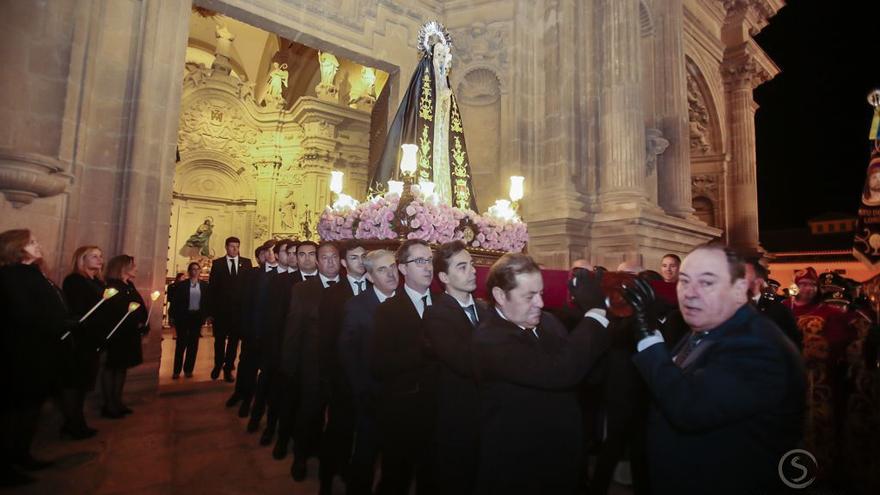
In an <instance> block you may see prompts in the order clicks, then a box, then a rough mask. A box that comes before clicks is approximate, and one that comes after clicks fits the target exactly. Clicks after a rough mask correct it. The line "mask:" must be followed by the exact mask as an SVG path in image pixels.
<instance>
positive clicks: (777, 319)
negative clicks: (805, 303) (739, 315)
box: [746, 260, 803, 349]
mask: <svg viewBox="0 0 880 495" xmlns="http://www.w3.org/2000/svg"><path fill="white" fill-rule="evenodd" d="M769 275H770V274H769V272H768V271H767V268H765V267H764V265H762V264H760V263H758V261H757V260H749V261H748V262H746V282H748V284H749V297H750V298H751V300H752V302H753V303H754V304H755V306H756V307H757V308H758V311H760V312H761V313H764V315H765V316H766V317H767V318H770V319H771V320H772V321H773V323H776V326H778V327H779V329H780V330H782V333H784V334H785V335H786V336H787V337H788V338H790V339H791V341H792V342H794V344H795V345H796V346H797V347H798V349H800V348H801V347H803V342H802V341H803V336H802V335H801V331H800V329H798V326H797V321H796V320H795V319H794V315H793V314H792V312H791V310H790V309H788V308H787V307H785V305H784V304H782V302H780V301H779V300H778V299H777V298H776V296H775V294H773V293H772V292H770V291H766V287H767V279H768V278H770V277H769Z"/></svg>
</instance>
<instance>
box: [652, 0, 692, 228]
mask: <svg viewBox="0 0 880 495" xmlns="http://www.w3.org/2000/svg"><path fill="white" fill-rule="evenodd" d="M655 12H656V14H657V16H656V17H655V26H656V34H655V42H654V59H655V68H654V70H655V72H654V77H655V81H656V87H657V89H656V91H655V93H654V95H655V96H654V97H655V99H656V103H657V121H658V122H657V125H658V127H659V128H660V130H661V131H663V137H664V138H665V139H667V140H668V141H669V147H668V148H667V149H666V151H665V152H664V153H663V154H662V155H660V156H659V160H658V166H657V189H658V194H659V198H658V199H659V203H660V206H661V207H662V208H663V209H664V210H665V211H666V213H668V214H670V215H673V216H676V217H682V218H687V217H689V216H691V214H692V213H693V211H694V210H693V207H692V204H691V203H692V200H691V163H690V134H689V130H688V104H687V80H686V79H685V57H684V46H683V43H682V36H683V35H684V22H683V21H684V7H683V6H682V0H660V1H659V2H658V3H657V5H656V8H655Z"/></svg>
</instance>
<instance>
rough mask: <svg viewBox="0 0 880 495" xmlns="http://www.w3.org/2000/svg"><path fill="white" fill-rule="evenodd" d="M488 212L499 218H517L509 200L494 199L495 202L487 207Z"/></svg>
mask: <svg viewBox="0 0 880 495" xmlns="http://www.w3.org/2000/svg"><path fill="white" fill-rule="evenodd" d="M488 214H489V216H491V217H495V218H499V219H501V220H508V221H510V220H517V216H516V211H515V210H514V209H513V208H511V206H510V201H508V200H506V199H496V200H495V204H494V205H492V206H490V207H489V211H488Z"/></svg>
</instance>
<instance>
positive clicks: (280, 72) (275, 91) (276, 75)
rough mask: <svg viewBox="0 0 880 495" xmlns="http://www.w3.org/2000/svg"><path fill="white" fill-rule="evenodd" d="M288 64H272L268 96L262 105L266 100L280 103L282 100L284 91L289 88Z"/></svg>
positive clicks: (267, 89)
mask: <svg viewBox="0 0 880 495" xmlns="http://www.w3.org/2000/svg"><path fill="white" fill-rule="evenodd" d="M287 77H288V73H287V64H279V63H278V62H272V70H271V71H270V72H269V82H268V84H267V86H266V95H265V96H264V97H263V100H262V101H261V102H260V103H263V102H265V101H266V100H270V101H278V100H281V99H282V95H281V93H282V91H283V90H284V88H286V87H287Z"/></svg>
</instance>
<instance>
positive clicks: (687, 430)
mask: <svg viewBox="0 0 880 495" xmlns="http://www.w3.org/2000/svg"><path fill="white" fill-rule="evenodd" d="M238 247H239V242H238V239H236V238H229V239H227V242H226V250H227V255H226V256H224V257H222V258H218V259H216V260H214V262H213V265H212V269H211V275H210V279H209V285H208V286H207V287H208V288H207V290H208V291H209V293H210V296H209V300H210V304H209V305H208V307H209V308H211V309H210V310H209V311H207V312H199V313H198V316H197V317H195V318H194V319H190V320H189V321H191V322H192V324H191V325H183V326H184V327H185V328H197V327H198V326H201V323H202V322H203V321H204V318H206V315H208V314H210V315H211V316H212V317H213V323H214V329H215V330H214V331H215V365H214V369H213V370H212V377H213V378H219V375H220V373H221V371H222V373H223V374H224V379H225V380H226V381H234V382H235V390H234V392H233V394H232V395H231V396H230V397H229V399H228V401H227V403H226V406H227V407H235V406H238V414H239V416H240V417H242V418H249V419H248V423H247V431H249V432H258V431H260V430H261V429H262V433H261V435H260V439H259V442H260V444H262V445H266V446H268V445H271V444H272V443H273V442H274V447H273V449H272V456H273V457H274V458H275V459H283V458H285V457H286V456H287V455H288V453H289V450H290V447H291V443H292V450H293V462H292V465H291V475H292V477H293V479H294V480H295V481H302V480H303V479H305V478H306V476H307V463H306V461H307V459H308V458H309V457H312V456H316V457H318V459H319V472H318V478H319V480H320V490H321V493H332V486H333V480H334V477H337V476H338V477H340V478H341V479H342V480H343V481H344V482H345V486H346V493H352V494H358V493H366V494H370V493H377V494H405V493H410V490H411V489H412V488H413V487H414V489H415V491H416V493H420V494H421V493H443V494H461V493H575V492H579V491H580V492H586V493H596V494H599V493H606V492H607V490H608V488H609V485H610V483H611V480H612V475H613V473H614V468H615V465H617V463H618V461H620V460H621V459H625V458H629V460H630V463H631V465H632V470H633V475H632V477H633V483H634V490H635V492H636V493H638V494H642V493H672V492H675V493H709V490H711V491H712V492H718V493H728V492H729V493H751V491H749V490H752V489H760V490H764V491H763V493H771V492H773V491H774V490H776V489H779V488H780V487H781V486H782V484H781V480H780V478H779V475H778V471H777V468H778V463H779V460H780V457H781V456H782V454H784V453H785V452H786V451H787V450H789V449H791V448H794V447H795V446H796V445H797V444H798V441H799V439H800V436H801V433H800V430H801V426H800V425H801V422H802V415H803V405H804V399H803V395H804V394H803V390H804V375H803V370H802V367H801V365H800V358H799V355H798V351H797V348H796V346H795V344H794V342H793V341H792V340H790V339H789V338H786V337H785V336H784V333H783V332H780V330H779V328H778V326H777V325H775V324H774V323H771V321H770V320H769V319H767V318H765V317H763V316H761V310H760V309H759V307H758V305H757V303H758V302H760V301H762V300H761V299H760V298H759V297H757V298H755V299H754V300H751V299H750V298H749V295H748V293H749V290H748V289H749V285H750V284H752V283H753V282H754V279H755V275H754V273H753V272H754V266H755V265H750V268H751V270H750V273H749V274H748V275H751V277H750V278H747V273H746V263H744V262H743V260H741V259H739V258H737V257H736V255H735V253H732V252H730V251H729V250H726V249H724V248H721V247H718V246H704V247H702V248H700V249H698V250H696V251H695V252H694V253H692V255H691V256H690V257H689V258H691V260H692V262H691V263H690V264H691V265H692V266H693V269H692V270H691V271H690V272H685V273H683V274H682V281H681V282H679V281H677V278H678V268H679V265H680V263H681V261H680V260H679V259H678V257H676V256H674V255H670V256H668V257H665V258H664V264H663V268H662V269H661V271H662V272H663V276H662V277H661V276H660V275H659V274H657V273H656V272H643V273H642V274H641V275H629V276H622V274H620V273H617V272H606V271H605V270H604V269H602V268H601V267H595V268H594V267H590V266H587V265H580V266H579V267H576V268H574V269H573V270H572V277H571V282H570V287H569V291H570V296H571V300H570V303H571V305H570V306H569V307H568V308H562V309H561V310H560V311H556V312H555V313H556V314H555V315H554V314H551V313H549V312H547V311H544V310H543V306H544V303H543V299H542V291H543V279H542V276H541V272H540V269H539V267H538V265H537V264H536V263H535V262H534V261H533V260H532V259H531V258H530V257H528V256H527V255H522V254H508V255H505V256H503V257H502V258H501V259H500V260H499V261H498V262H496V263H495V265H494V266H493V267H492V268H491V269H490V272H489V274H488V278H487V280H486V291H487V294H488V298H489V299H490V301H489V302H488V303H486V302H484V301H481V300H477V299H475V298H474V297H473V292H474V291H475V289H476V284H477V278H476V269H475V268H474V264H473V260H472V258H471V255H470V254H469V253H468V251H467V250H466V249H465V246H464V244H463V243H461V242H452V243H448V244H444V245H441V246H439V247H438V248H437V249H436V250H433V251H432V249H431V247H430V246H429V245H428V244H426V243H424V242H422V241H418V240H410V241H406V242H405V243H403V244H402V245H401V246H400V248H399V249H398V250H397V252H396V253H393V252H390V251H387V250H383V249H378V250H373V251H367V249H366V247H365V246H364V245H363V244H362V243H360V242H358V241H349V242H347V243H344V244H342V245H337V244H335V243H322V244H320V245H319V244H316V243H313V242H309V241H306V242H297V241H292V240H281V241H269V242H267V243H265V244H264V245H262V246H260V247H259V248H258V249H257V250H256V252H255V256H256V258H257V260H258V263H257V264H256V266H253V267H252V264H251V261H250V260H248V259H246V258H244V257H241V256H239V252H238ZM685 267H687V260H686V263H685ZM191 268H192V269H193V270H195V269H196V268H197V266H193V267H191ZM191 273H193V274H194V273H195V271H193V272H191ZM435 277H436V280H437V281H439V286H440V287H442V291H441V292H432V284H434V283H435ZM664 278H665V279H666V280H665V281H664V280H663V279H664ZM195 280H196V277H195V276H194V275H193V276H192V277H191V279H190V282H189V283H187V282H181V286H182V287H183V289H186V288H187V287H189V290H190V291H192V290H196V282H195ZM647 281H651V283H648V282H647ZM655 282H657V283H655ZM676 286H679V290H680V291H681V292H680V293H679V294H678V296H677V297H676V291H675V288H676ZM435 287H437V286H436V285H435ZM614 287H616V290H615V289H613V288H614ZM670 287H671V289H670ZM654 288H657V290H658V291H659V292H660V294H658V296H659V297H658V296H655V290H654ZM198 290H200V291H201V292H203V293H204V291H205V287H204V286H203V287H201V288H200V289H198ZM670 290H671V296H670ZM664 291H665V293H664ZM171 292H172V293H173V294H176V295H173V296H172V305H171V314H172V316H173V318H174V319H175V321H183V320H184V319H185V316H184V314H183V308H188V307H189V308H191V309H194V308H192V307H191V306H190V304H189V302H188V300H187V299H186V294H187V292H188V291H187V290H181V289H180V288H173V289H172V290H171ZM175 301H176V304H177V305H178V307H179V308H181V309H180V310H177V311H176V310H175V309H174V306H175ZM614 301H616V302H614ZM750 301H751V302H750ZM679 302H682V304H684V306H683V307H682V309H681V311H679V310H677V309H676V308H677V307H678V306H679ZM609 304H611V305H613V304H617V305H619V306H622V307H626V308H629V309H628V312H626V311H624V312H622V313H621V312H619V311H617V312H615V311H610V308H609ZM761 304H762V305H764V306H766V303H765V302H762V303H761ZM783 316H784V315H783ZM788 318H789V320H786V321H780V325H783V326H786V333H791V332H794V333H791V338H795V337H796V335H795V334H796V333H797V331H796V328H794V330H792V328H793V327H792V326H791V323H792V321H790V320H791V316H790V314H788ZM655 330H659V331H657V332H655ZM178 332H179V334H178V335H179V337H178V341H177V346H178V349H180V348H181V347H184V346H189V345H190V344H189V343H188V342H189V340H188V338H187V337H186V335H188V334H189V330H184V331H183V332H181V331H180V330H179V329H178ZM685 335H689V336H696V338H694V337H691V338H682V337H683V336H685ZM237 340H240V342H241V352H240V357H239V363H238V368H237V370H236V371H237V377H236V376H234V375H233V369H234V367H233V362H234V359H235V352H236V347H237V344H238V342H237ZM658 343H659V344H663V345H652V344H658ZM697 344H702V345H700V346H699V347H697ZM694 348H697V349H699V351H698V352H693V349H694ZM179 355H180V354H179V353H178V354H176V356H179ZM180 363H181V359H180V357H176V359H175V376H178V374H179V372H180V369H181V368H180ZM186 370H187V368H186V365H184V371H186ZM190 370H191V368H190ZM597 389H598V390H599V393H598V394H597V393H596V390H597ZM600 412H601V413H600ZM597 425H598V426H597ZM587 451H593V452H594V453H595V454H597V456H598V461H597V463H596V465H595V468H594V469H593V470H592V476H590V475H589V474H588V473H589V472H590V470H589V469H588V467H587V462H586V461H585V454H586V453H587ZM685 466H696V467H698V468H699V469H696V470H695V471H694V472H693V473H689V474H685V473H684V472H683V469H684V467H685ZM377 468H379V469H378V470H377ZM377 474H380V476H379V479H374V478H375V477H376V476H377Z"/></svg>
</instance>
